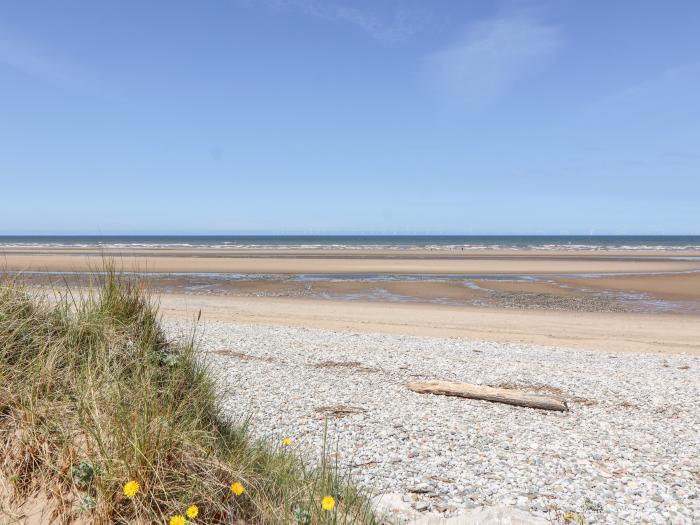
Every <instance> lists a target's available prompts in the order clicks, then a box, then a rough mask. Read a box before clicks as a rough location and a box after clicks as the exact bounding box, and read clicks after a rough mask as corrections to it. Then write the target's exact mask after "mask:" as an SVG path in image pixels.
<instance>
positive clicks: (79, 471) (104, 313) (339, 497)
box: [0, 271, 376, 524]
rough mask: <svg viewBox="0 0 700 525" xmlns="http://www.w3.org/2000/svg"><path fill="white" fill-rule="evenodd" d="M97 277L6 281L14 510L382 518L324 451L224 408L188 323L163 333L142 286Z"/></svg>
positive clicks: (61, 516) (3, 436) (209, 517)
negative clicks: (244, 421)
mask: <svg viewBox="0 0 700 525" xmlns="http://www.w3.org/2000/svg"><path fill="white" fill-rule="evenodd" d="M95 279H96V286H95V287H94V288H93V289H92V291H90V292H87V293H82V294H81V295H79V296H73V295H72V294H71V293H70V291H69V290H64V291H56V292H55V294H56V295H57V296H58V297H59V298H58V300H57V301H56V300H55V297H54V298H52V300H50V301H49V300H48V299H47V298H45V297H44V298H42V297H39V296H37V295H36V294H31V293H29V292H28V291H27V290H26V289H24V288H23V287H22V286H21V285H19V284H17V283H16V282H14V281H12V280H9V279H3V280H2V281H1V282H0V458H1V459H0V477H1V478H3V479H4V480H5V481H6V483H5V486H6V487H8V489H9V490H8V491H9V494H8V496H9V497H10V499H11V500H12V501H13V502H14V503H16V505H15V507H14V508H15V509H17V508H19V509H21V508H22V507H21V504H22V502H26V501H30V500H31V499H32V498H36V496H37V495H41V499H42V501H43V502H44V503H43V504H44V505H45V506H47V507H49V508H50V509H51V513H52V516H51V520H53V522H56V523H70V522H73V521H80V522H91V523H167V522H168V521H169V520H170V518H171V517H173V516H179V515H183V516H184V515H187V514H188V512H189V514H192V513H194V510H193V509H192V506H193V505H195V506H196V509H197V511H196V514H197V516H196V518H194V520H193V521H192V523H211V524H217V523H270V524H272V523H275V524H277V523H301V524H322V523H376V518H375V517H374V515H373V513H372V511H371V509H370V508H369V506H368V504H367V500H366V498H364V497H363V496H362V495H361V494H360V493H359V492H358V491H357V490H356V489H354V488H353V487H352V485H351V484H349V483H347V482H346V480H345V479H342V478H341V476H339V474H338V472H337V469H336V468H334V467H333V465H329V464H328V462H327V461H325V459H323V458H322V460H321V462H320V467H314V468H309V467H307V466H306V464H305V461H304V460H303V459H302V458H300V457H299V455H298V454H296V453H295V452H294V451H293V449H290V447H284V446H281V445H280V444H279V440H277V442H276V443H268V442H263V441H260V440H255V439H252V438H251V437H250V435H249V434H248V433H247V432H246V429H245V425H241V424H236V423H233V422H231V421H230V420H228V419H227V418H226V417H225V416H224V415H223V413H222V411H221V403H220V402H219V397H218V394H217V393H216V389H215V388H214V384H213V381H212V379H211V377H210V375H209V373H208V371H207V365H206V363H204V362H202V361H201V359H198V358H197V354H196V352H195V343H194V340H195V337H194V333H193V336H192V339H191V340H190V341H189V342H187V343H185V344H182V343H174V342H171V341H168V340H167V339H166V337H165V335H164V333H163V332H162V331H161V329H160V327H159V314H158V308H157V305H156V304H155V302H154V301H153V300H152V299H151V298H150V297H149V296H148V294H147V292H145V291H144V289H143V287H142V286H141V285H140V283H139V282H137V281H133V280H130V279H128V278H126V277H123V276H120V275H118V274H116V273H114V272H113V271H107V272H106V273H104V274H102V275H99V276H96V277H95ZM241 387H242V388H245V385H241ZM242 410H245V407H242ZM242 415H243V414H242ZM130 481H133V482H135V483H138V486H136V484H135V483H134V484H128V482H130ZM234 482H239V483H241V484H242V486H243V487H245V491H244V492H241V493H240V494H239V495H235V494H232V492H231V485H232V483H234ZM329 495H330V496H333V498H334V501H336V502H337V504H336V505H335V507H334V508H333V509H332V510H324V508H323V506H322V501H323V498H324V496H329ZM328 501H329V500H326V502H328ZM326 506H327V505H326ZM1 512H2V510H1V509H0V513H1ZM7 512H8V513H9V514H7V515H6V516H5V518H4V519H5V520H6V521H11V519H17V520H20V521H21V516H19V515H15V516H12V515H11V512H10V511H7Z"/></svg>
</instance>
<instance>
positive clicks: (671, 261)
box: [0, 247, 700, 354]
mask: <svg viewBox="0 0 700 525" xmlns="http://www.w3.org/2000/svg"><path fill="white" fill-rule="evenodd" d="M20 252H21V253H20ZM210 252H215V253H210ZM443 252H444V253H443ZM119 254H120V255H119V257H116V258H115V259H114V261H115V264H116V266H117V268H118V269H122V270H126V271H140V272H147V273H149V274H150V281H151V284H152V286H153V288H154V289H155V291H156V292H157V293H158V294H160V295H161V302H162V304H163V307H164V312H165V315H166V316H168V317H173V318H178V319H182V318H188V317H192V316H194V315H196V313H197V312H198V311H199V310H200V309H201V310H202V315H203V317H204V318H209V319H217V320H227V321H235V322H244V323H259V324H273V325H286V326H295V327H304V326H307V327H318V328H327V329H333V330H347V331H369V332H383V333H392V334H410V335H432V336H442V337H444V336H453V337H465V338H472V339H483V340H489V341H500V342H522V343H529V344H540V345H556V346H563V347H573V348H586V349H590V350H604V351H610V352H616V351H640V352H671V353H676V352H688V353H693V354H700V338H698V334H699V333H700V259H696V260H693V259H692V256H691V255H690V254H688V253H687V252H684V251H680V252H677V253H673V252H671V253H669V252H664V253H663V257H662V256H660V255H659V253H656V252H655V253H653V254H650V255H643V254H640V253H639V252H637V251H631V252H621V253H617V252H616V253H614V254H610V253H605V254H601V253H599V252H595V253H575V254H572V253H571V252H569V251H559V252H546V253H528V254H524V253H513V251H502V252H495V251H489V253H488V254H474V253H468V254H465V253H454V252H450V251H442V250H441V251H440V252H439V253H434V252H431V251H429V250H403V251H400V252H399V251H398V250H364V251H363V250H354V249H353V250H298V249H297V250H294V249H282V250H273V251H270V250H240V249H237V250H227V249H221V250H210V249H201V250H200V249H198V250H192V249H172V248H170V249H158V250H153V249H151V250H141V249H131V250H120V252H119ZM104 257H105V254H104V253H101V252H100V251H99V250H93V251H92V252H91V254H90V255H86V254H85V253H84V250H83V249H77V248H66V249H56V248H51V249H47V248H41V249H26V248H25V249H22V250H19V249H16V248H7V247H6V248H5V249H4V250H3V252H2V253H1V254H0V261H2V262H0V265H2V266H4V268H5V269H6V270H10V271H19V272H26V271H32V272H86V271H94V270H99V269H101V268H102V265H103V262H104V260H105V259H104ZM673 257H686V258H689V259H683V258H673ZM210 272H213V273H210ZM243 274H245V275H243ZM247 274H252V275H247ZM22 278H24V279H26V280H27V281H28V282H29V283H30V284H32V285H36V286H46V285H49V284H51V283H53V284H58V285H61V284H62V283H63V282H64V281H67V282H69V283H72V284H77V285H83V284H85V281H86V279H87V278H86V276H85V275H84V274H83V275H72V276H71V275H67V274H65V273H64V274H45V273H38V274H24V275H23V277H22Z"/></svg>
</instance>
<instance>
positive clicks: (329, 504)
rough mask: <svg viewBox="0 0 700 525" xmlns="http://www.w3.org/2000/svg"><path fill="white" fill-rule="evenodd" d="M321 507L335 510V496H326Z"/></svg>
mask: <svg viewBox="0 0 700 525" xmlns="http://www.w3.org/2000/svg"><path fill="white" fill-rule="evenodd" d="M321 507H323V510H333V507H335V499H333V496H324V498H323V499H322V500H321Z"/></svg>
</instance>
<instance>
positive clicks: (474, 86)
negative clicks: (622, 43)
mask: <svg viewBox="0 0 700 525" xmlns="http://www.w3.org/2000/svg"><path fill="white" fill-rule="evenodd" d="M562 44H563V38H562V35H561V32H560V31H559V29H558V28H557V27H554V26H551V25H546V24H544V23H543V22H541V21H539V20H537V19H535V18H533V17H531V16H525V15H515V16H513V15H511V16H501V17H497V18H493V19H490V20H487V21H483V22H479V23H477V24H475V25H473V26H472V27H471V28H469V30H468V32H467V34H466V36H465V37H463V38H460V39H457V40H456V41H454V42H452V43H451V44H450V45H448V46H447V47H445V48H444V49H442V50H440V51H437V52H435V53H433V54H432V55H430V56H429V57H428V58H427V63H426V70H427V75H428V81H429V83H430V84H431V87H432V88H433V89H434V90H435V92H436V94H437V95H438V96H439V97H440V98H441V101H442V102H443V103H445V104H446V105H448V106H453V107H454V106H456V107H461V108H464V109H472V110H473V109H479V108H482V107H484V106H487V105H488V104H490V103H491V102H493V101H494V100H496V99H498V98H499V97H501V96H502V95H504V94H505V93H506V92H507V91H508V90H509V89H510V88H511V87H512V86H513V85H514V83H515V82H516V81H518V80H519V79H521V78H522V77H524V76H526V75H527V74H529V73H531V72H532V71H533V70H536V69H537V68H539V67H541V66H542V64H544V63H546V61H547V60H548V59H550V58H551V57H552V56H554V55H555V54H556V53H557V51H558V50H559V49H560V48H561V47H562Z"/></svg>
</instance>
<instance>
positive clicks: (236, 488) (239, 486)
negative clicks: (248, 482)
mask: <svg viewBox="0 0 700 525" xmlns="http://www.w3.org/2000/svg"><path fill="white" fill-rule="evenodd" d="M231 492H233V493H234V494H235V495H236V496H240V495H241V494H243V493H244V492H245V487H244V486H243V483H241V482H239V481H236V482H235V483H231Z"/></svg>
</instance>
